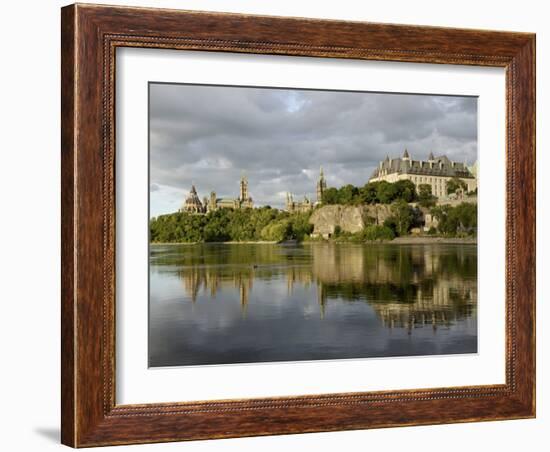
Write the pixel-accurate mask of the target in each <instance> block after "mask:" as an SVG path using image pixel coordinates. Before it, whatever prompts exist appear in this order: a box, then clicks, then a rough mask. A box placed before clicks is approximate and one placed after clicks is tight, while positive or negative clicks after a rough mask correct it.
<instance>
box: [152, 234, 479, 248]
mask: <svg viewBox="0 0 550 452" xmlns="http://www.w3.org/2000/svg"><path fill="white" fill-rule="evenodd" d="M297 243H300V244H304V245H309V244H316V243H325V244H326V243H355V244H356V245H433V244H441V245H453V244H454V245H477V238H474V237H428V236H421V237H414V236H406V237H396V238H395V239H393V240H380V241H370V242H350V241H345V240H343V241H337V240H330V239H329V240H304V241H302V242H297ZM201 244H210V245H285V244H288V242H275V241H263V240H256V241H244V242H236V241H229V242H162V243H160V242H159V243H149V245H150V246H165V245H172V246H175V245H187V246H193V245H201Z"/></svg>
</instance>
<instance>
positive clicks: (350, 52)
mask: <svg viewBox="0 0 550 452" xmlns="http://www.w3.org/2000/svg"><path fill="white" fill-rule="evenodd" d="M118 47H149V48H164V49H166V48H168V49H175V50H202V51H205V50H206V51H220V52H241V53H263V54H280V55H300V56H315V57H330V58H354V59H371V60H387V61H402V62H421V63H440V64H467V65H478V66H498V67H504V68H506V108H507V124H506V127H507V144H506V147H507V149H506V165H507V169H506V174H507V176H506V177H507V180H506V191H507V200H506V383H505V384H504V385H491V386H472V387H453V388H439V389H421V390H404V391H383V392H364V393H349V394H325V395H323V394H321V395H316V396H299V397H277V398H263V399H243V400H223V401H215V402H193V403H191V402H178V403H169V404H148V405H116V403H115V384H114V380H115V365H116V363H115V341H114V339H115V287H116V286H115V284H116V281H115V246H114V244H115V178H116V174H115V168H114V159H115V145H116V144H115V134H114V130H115V105H114V99H115V96H114V89H115V65H116V49H117V48H118ZM534 328H535V36H534V35H532V34H526V33H508V32H491V31H479V30H460V29H446V28H436V27H415V26H406V25H385V24H371V23H358V22H338V21H322V20H311V19H295V18H278V17H264V16H245V15H234V14H218V13H198V12H186V11H176V10H159V9H146V8H124V7H107V6H92V5H80V4H77V5H71V6H68V7H65V8H63V9H62V354H63V355H62V356H63V359H62V442H63V443H64V444H67V445H71V446H73V447H82V446H95V445H109V444H128V443H145V442H158V441H177V440H189V439H203V438H224V437H233V436H251V435H268V434H283V433H298V432H313V431H331V430H346V429H358V428H374V427H389V426H399V425H421V424H438V423H448V422H467V421H481V420H496V419H512V418H525V417H533V416H534V414H535V339H534V334H535V331H534ZM517 350H522V353H521V354H518V353H517Z"/></svg>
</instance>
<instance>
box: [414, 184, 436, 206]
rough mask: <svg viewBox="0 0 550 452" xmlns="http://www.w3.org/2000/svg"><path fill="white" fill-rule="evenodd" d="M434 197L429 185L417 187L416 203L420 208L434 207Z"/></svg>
mask: <svg viewBox="0 0 550 452" xmlns="http://www.w3.org/2000/svg"><path fill="white" fill-rule="evenodd" d="M436 199H437V198H436V197H435V196H433V195H432V186H431V185H430V184H420V185H419V186H418V203H419V204H420V205H421V206H422V207H432V206H434V205H435V202H436Z"/></svg>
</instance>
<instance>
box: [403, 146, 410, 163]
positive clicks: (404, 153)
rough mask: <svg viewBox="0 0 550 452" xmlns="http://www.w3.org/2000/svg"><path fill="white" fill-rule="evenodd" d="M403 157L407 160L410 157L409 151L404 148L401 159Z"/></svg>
mask: <svg viewBox="0 0 550 452" xmlns="http://www.w3.org/2000/svg"><path fill="white" fill-rule="evenodd" d="M404 159H407V160H409V159H410V157H409V151H407V149H406V148H405V152H403V160H404Z"/></svg>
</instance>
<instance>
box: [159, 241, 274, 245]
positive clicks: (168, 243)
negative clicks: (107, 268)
mask: <svg viewBox="0 0 550 452" xmlns="http://www.w3.org/2000/svg"><path fill="white" fill-rule="evenodd" d="M205 243H207V244H209V245H276V244H277V243H280V242H275V241H268V240H255V241H254V240H252V241H244V242H237V241H234V240H232V241H229V242H151V243H150V245H154V246H158V245H201V244H205ZM282 243H284V242H282Z"/></svg>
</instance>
